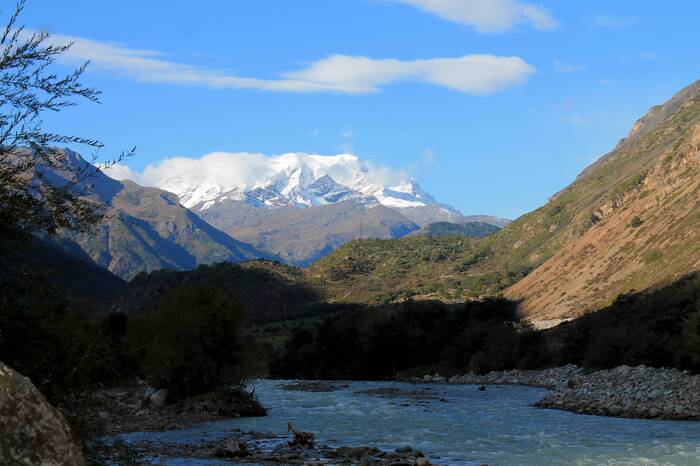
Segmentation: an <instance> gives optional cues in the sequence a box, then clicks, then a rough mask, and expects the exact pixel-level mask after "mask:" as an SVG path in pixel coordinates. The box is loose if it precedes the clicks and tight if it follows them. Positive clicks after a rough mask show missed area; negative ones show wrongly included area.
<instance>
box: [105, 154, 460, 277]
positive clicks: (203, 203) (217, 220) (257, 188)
mask: <svg viewBox="0 0 700 466" xmlns="http://www.w3.org/2000/svg"><path fill="white" fill-rule="evenodd" d="M130 174H131V175H133V176H134V177H135V178H136V179H137V180H138V181H139V182H140V183H141V184H144V185H149V186H156V187H158V188H161V189H164V190H166V191H170V192H172V193H174V194H176V195H177V196H178V199H179V201H180V203H181V204H182V205H183V206H185V207H187V208H190V209H191V210H192V211H193V212H195V213H196V214H197V215H198V216H199V217H201V218H202V219H204V220H205V221H206V222H208V223H209V224H211V225H213V226H214V227H216V228H218V229H220V230H222V231H224V232H226V233H228V234H229V235H231V236H232V237H233V238H236V239H240V240H242V241H245V242H247V243H249V244H251V245H253V247H255V248H256V249H258V250H260V251H264V252H265V253H268V254H271V255H274V256H277V257H279V258H281V259H283V260H286V261H288V262H290V263H293V264H297V265H301V266H304V265H308V264H310V263H311V262H313V261H314V260H316V259H318V258H320V257H322V256H323V255H325V254H328V253H329V252H331V251H332V250H333V249H335V248H337V247H339V246H340V245H342V244H343V243H346V242H348V241H352V240H354V239H358V238H375V239H379V238H381V239H390V238H400V237H402V236H405V235H407V234H410V233H411V232H413V231H416V230H418V229H420V228H421V227H423V226H426V225H428V224H430V223H433V222H438V221H446V222H455V223H460V222H461V223H463V222H466V221H469V219H468V218H467V217H464V216H463V215H462V214H461V213H460V212H459V211H458V210H457V209H455V208H453V207H450V206H448V205H445V204H441V203H439V202H438V201H437V200H435V198H434V197H433V196H431V195H430V194H429V193H428V192H426V191H424V190H423V189H422V188H421V187H420V185H419V184H418V183H417V182H416V180H414V179H412V178H411V177H410V176H409V175H408V174H407V173H405V172H402V171H396V170H391V169H388V168H386V167H377V166H375V165H373V164H372V163H369V162H366V161H362V160H360V159H359V158H357V157H356V156H354V155H350V154H339V155H331V156H325V155H315V154H304V153H288V154H282V155H277V156H265V155H261V154H249V153H236V154H233V153H224V152H216V153H212V154H208V155H205V156H204V157H202V158H199V159H191V158H185V157H175V158H170V159H166V160H164V161H162V162H161V163H159V164H158V165H155V166H149V167H147V168H146V169H145V170H144V171H143V172H142V173H141V174H138V173H133V172H132V173H130ZM115 176H116V175H115Z"/></svg>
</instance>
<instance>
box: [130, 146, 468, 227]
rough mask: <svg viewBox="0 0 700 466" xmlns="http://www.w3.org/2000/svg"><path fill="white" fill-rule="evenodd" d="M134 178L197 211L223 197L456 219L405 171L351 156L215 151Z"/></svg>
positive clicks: (451, 210) (255, 202)
mask: <svg viewBox="0 0 700 466" xmlns="http://www.w3.org/2000/svg"><path fill="white" fill-rule="evenodd" d="M138 177H139V179H138V180H137V181H138V182H140V183H141V184H146V185H151V186H157V187H159V188H162V189H165V190H167V191H171V192H174V193H175V194H177V195H178V196H179V199H180V202H181V203H182V204H183V205H184V206H185V207H192V208H196V209H206V208H208V207H211V206H212V205H215V204H216V203H217V200H223V199H224V198H225V199H234V200H242V201H246V202H248V203H249V204H251V205H255V206H256V207H265V208H277V207H283V206H295V207H311V206H315V205H324V204H333V203H337V202H343V201H348V200H361V201H362V202H363V203H364V204H365V205H367V206H368V207H371V206H372V205H378V204H377V203H379V204H382V205H385V206H387V207H390V208H394V209H399V210H401V209H405V208H417V207H426V206H431V207H433V208H437V209H440V210H444V211H445V212H446V213H448V212H449V213H451V214H459V212H458V211H457V210H456V209H454V208H452V207H449V206H445V205H443V204H440V203H438V202H437V201H436V200H435V199H434V198H433V196H431V195H430V194H429V193H427V192H426V191H424V190H423V189H422V188H421V187H420V186H419V185H418V183H417V182H416V181H415V180H414V179H412V178H411V177H410V176H408V175H407V174H406V173H405V172H403V171H395V170H390V169H388V168H386V167H377V166H375V165H373V164H372V163H370V162H366V161H362V160H360V159H359V158H358V157H357V156H355V155H352V154H338V155H330V156H328V155H317V154H306V153H287V154H281V155H276V156H265V155H261V154H250V153H225V152H215V153H212V154H208V155H205V156H204V157H202V158H200V159H190V158H184V157H175V158H171V159H166V160H164V161H162V162H161V163H160V164H158V165H156V166H149V167H147V168H146V169H145V170H144V172H143V173H142V174H140V175H138Z"/></svg>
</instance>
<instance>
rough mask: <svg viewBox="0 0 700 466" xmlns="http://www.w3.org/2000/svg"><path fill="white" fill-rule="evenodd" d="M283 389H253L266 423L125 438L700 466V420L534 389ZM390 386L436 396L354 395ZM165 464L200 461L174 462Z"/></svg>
mask: <svg viewBox="0 0 700 466" xmlns="http://www.w3.org/2000/svg"><path fill="white" fill-rule="evenodd" d="M282 383H283V382H282V381H278V380H260V381H255V382H254V383H252V384H251V385H253V386H255V388H256V392H255V393H256V394H257V396H258V398H259V399H260V401H261V402H262V403H263V404H264V405H265V406H266V407H268V408H269V415H268V416H266V417H261V418H240V419H231V420H225V421H218V422H209V423H204V424H199V425H197V426H196V427H193V428H190V429H186V430H181V431H173V432H162V433H134V434H128V435H125V436H124V437H125V439H126V440H127V441H134V440H144V439H148V440H152V441H166V442H183V443H194V442H198V441H201V440H203V439H206V440H212V439H217V438H221V437H224V436H226V435H230V434H229V432H230V430H231V429H233V428H240V429H242V430H244V431H252V430H255V431H266V432H274V433H278V434H284V433H285V432H286V429H287V422H288V421H291V422H292V423H293V424H294V426H295V427H296V428H297V429H298V430H305V431H310V432H314V433H315V434H316V439H317V441H318V442H320V443H325V444H328V445H331V446H341V445H347V446H360V445H368V446H374V447H378V448H381V449H395V448H398V447H401V446H405V445H411V446H412V447H414V448H418V449H420V450H422V451H423V452H424V453H425V454H426V456H427V457H428V458H430V459H431V460H432V461H433V462H435V463H437V464H450V465H478V464H488V465H567V466H568V465H598V464H611V465H700V422H681V421H651V420H638V419H617V418H610V417H599V416H585V415H579V414H572V413H567V412H563V411H556V410H549V409H537V408H533V407H531V404H532V403H534V402H535V401H537V400H539V399H541V398H542V397H543V396H544V394H545V390H543V389H538V388H529V387H521V386H489V387H487V389H486V390H485V391H479V390H478V387H477V386H474V385H413V384H401V383H388V382H348V383H347V388H343V389H342V390H339V391H335V392H326V393H313V392H303V391H287V390H282V389H280V388H279V385H280V384H282ZM387 387H396V388H401V389H404V390H410V391H416V390H421V389H424V388H427V389H429V390H431V392H432V393H434V394H435V395H437V399H430V400H414V399H407V398H381V397H377V396H373V395H366V394H358V393H356V392H358V391H362V390H367V389H375V388H387ZM440 398H441V399H440ZM438 458H439V459H438ZM169 464H206V463H202V462H191V461H187V462H185V461H184V460H183V461H178V460H177V459H173V460H172V461H170V462H169Z"/></svg>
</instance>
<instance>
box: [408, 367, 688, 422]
mask: <svg viewBox="0 0 700 466" xmlns="http://www.w3.org/2000/svg"><path fill="white" fill-rule="evenodd" d="M410 381H411V382H414V383H448V384H473V385H484V386H486V385H527V386H530V387H541V388H546V389H548V390H549V393H548V394H547V395H546V396H545V397H544V398H543V399H542V400H540V401H538V402H537V403H535V406H536V407H538V408H549V409H560V410H564V411H571V412H574V413H579V414H594V415H599V416H613V417H625V418H641V419H667V420H695V421H697V420H700V375H692V374H690V373H687V372H681V371H678V370H676V369H658V368H653V367H646V366H643V365H641V366H637V367H629V366H620V367H616V368H614V369H606V370H601V371H596V372H590V373H586V372H585V371H584V370H583V369H582V368H580V367H578V366H574V365H568V366H562V367H555V368H551V369H542V370H517V369H516V370H510V371H502V372H490V373H488V374H485V375H478V374H473V373H469V374H464V375H459V376H453V377H442V376H440V375H438V374H436V375H426V376H424V377H422V378H414V379H411V380H410Z"/></svg>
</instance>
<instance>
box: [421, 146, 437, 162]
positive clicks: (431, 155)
mask: <svg viewBox="0 0 700 466" xmlns="http://www.w3.org/2000/svg"><path fill="white" fill-rule="evenodd" d="M423 163H425V164H426V165H428V166H431V165H434V164H435V151H434V150H433V149H430V148H428V149H426V150H425V152H424V153H423Z"/></svg>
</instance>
